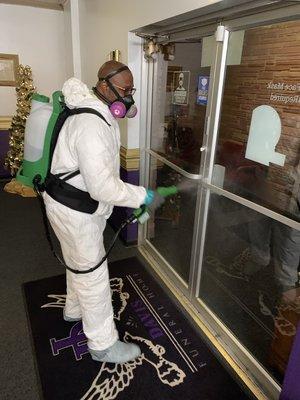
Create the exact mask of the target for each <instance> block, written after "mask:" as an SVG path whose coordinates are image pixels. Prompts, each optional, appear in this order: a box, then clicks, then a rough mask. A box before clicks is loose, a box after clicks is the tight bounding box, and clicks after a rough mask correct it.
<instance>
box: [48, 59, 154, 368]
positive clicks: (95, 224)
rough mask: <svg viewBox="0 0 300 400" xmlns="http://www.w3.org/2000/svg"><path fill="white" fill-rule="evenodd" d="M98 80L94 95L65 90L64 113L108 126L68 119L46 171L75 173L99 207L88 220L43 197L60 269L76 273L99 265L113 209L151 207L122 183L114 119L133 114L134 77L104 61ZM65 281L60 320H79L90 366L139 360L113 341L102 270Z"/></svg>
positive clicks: (73, 85) (74, 82) (131, 347)
mask: <svg viewBox="0 0 300 400" xmlns="http://www.w3.org/2000/svg"><path fill="white" fill-rule="evenodd" d="M98 78H99V81H98V83H97V86H96V87H95V88H94V89H93V90H94V92H91V91H90V90H89V89H88V88H87V86H86V85H85V84H83V83H82V82H81V81H79V80H78V79H75V78H71V79H69V80H68V81H67V82H65V84H64V86H63V89H62V91H63V94H64V97H65V102H66V105H67V106H68V107H69V108H82V107H88V108H91V109H94V110H96V111H97V112H100V113H101V114H102V116H103V117H104V118H105V120H106V122H105V121H104V120H102V119H101V118H99V117H97V115H93V114H85V113H84V114H79V115H74V116H71V117H69V118H68V119H67V120H66V122H65V123H64V125H63V127H62V129H61V131H60V134H59V137H58V141H57V144H56V147H55V151H54V155H53V159H52V164H51V165H52V166H51V173H52V174H63V173H65V174H69V173H70V172H72V171H75V170H79V171H80V173H79V174H77V175H76V176H74V177H72V178H71V179H70V180H69V181H68V183H69V184H71V185H72V186H74V187H75V188H78V189H81V190H83V191H86V192H88V193H89V194H90V196H91V198H92V199H94V200H96V201H98V202H99V204H98V207H97V209H96V211H95V212H94V213H93V214H88V213H85V212H80V211H76V210H74V209H71V208H69V207H66V206H64V205H62V204H61V203H59V202H57V201H55V200H54V199H53V198H52V197H51V196H49V194H47V193H45V194H44V201H45V205H46V210H47V216H48V218H49V220H50V223H51V225H52V227H53V229H54V231H55V234H56V235H57V237H58V239H59V241H60V244H61V248H62V253H63V257H64V260H65V263H66V265H67V266H68V267H70V268H73V269H76V270H81V271H84V270H87V269H89V268H91V267H93V266H95V265H97V263H99V261H100V260H101V259H102V257H103V256H104V254H105V249H104V245H103V231H104V228H105V225H106V220H107V219H108V218H109V216H110V215H111V212H112V209H113V206H123V207H131V208H138V207H140V206H141V205H142V204H150V203H151V202H152V201H153V198H154V197H155V194H154V192H152V191H151V190H148V191H146V189H145V188H143V187H141V186H135V185H131V184H129V183H125V182H123V181H122V180H121V179H120V176H119V168H120V164H119V151H120V132H119V127H118V123H117V120H116V118H115V117H118V116H119V114H120V116H121V117H124V116H129V117H130V116H133V115H135V114H136V111H135V110H134V107H135V106H134V107H132V106H133V105H134V101H133V98H132V95H133V93H134V91H135V89H134V88H133V78H132V74H131V72H130V70H129V69H128V68H127V67H126V66H125V65H124V64H121V63H118V62H115V61H109V62H107V63H105V64H104V65H103V66H102V67H101V68H100V70H99V72H98ZM121 103H122V104H123V105H124V107H125V108H124V107H123V106H122V104H121ZM122 107H123V108H122ZM116 110H117V111H116ZM130 112H131V115H129V114H130ZM122 113H123V114H122ZM109 125H110V126H109ZM66 273H67V298H66V305H65V308H64V319H65V320H66V321H76V320H80V319H82V323H83V331H84V333H85V335H86V337H87V339H88V348H89V351H90V353H91V356H92V358H93V359H94V360H96V361H105V362H112V363H122V362H126V361H129V360H132V359H134V358H136V357H138V356H139V355H140V349H139V347H138V346H137V345H135V344H132V343H123V342H121V341H120V340H119V339H118V332H117V330H116V327H115V323H114V315H113V308H112V300H111V292H110V285H109V276H108V268H107V262H106V261H105V262H104V263H103V264H102V265H101V266H100V267H99V268H97V269H96V270H95V271H93V272H90V273H87V274H75V273H72V272H70V271H68V270H67V271H66Z"/></svg>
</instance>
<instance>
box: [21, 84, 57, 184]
mask: <svg viewBox="0 0 300 400" xmlns="http://www.w3.org/2000/svg"><path fill="white" fill-rule="evenodd" d="M62 98H63V97H62V93H61V91H57V92H54V93H53V95H52V103H50V99H49V97H47V96H43V95H40V94H37V93H35V94H34V95H33V96H32V101H31V110H30V114H29V116H28V118H27V120H26V126H25V135H24V158H23V162H22V166H21V168H20V169H19V171H18V173H17V176H16V180H17V181H19V182H21V183H22V184H23V185H26V186H29V187H33V178H34V177H35V176H36V175H37V174H39V175H41V177H42V179H41V183H43V182H44V179H45V177H46V174H47V170H48V163H49V152H50V144H51V138H52V133H53V128H54V126H55V123H56V121H57V118H58V116H59V114H60V113H61V111H62V103H61V100H62Z"/></svg>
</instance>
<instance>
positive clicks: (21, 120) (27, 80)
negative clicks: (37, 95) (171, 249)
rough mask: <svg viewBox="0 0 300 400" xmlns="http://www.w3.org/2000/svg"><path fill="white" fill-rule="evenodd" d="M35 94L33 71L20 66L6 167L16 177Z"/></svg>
mask: <svg viewBox="0 0 300 400" xmlns="http://www.w3.org/2000/svg"><path fill="white" fill-rule="evenodd" d="M34 92H35V87H34V86H33V79H32V70H31V68H30V67H29V66H28V65H26V66H23V65H21V64H20V65H19V68H18V75H17V87H16V93H17V111H16V114H15V115H14V116H13V118H12V124H11V129H10V136H9V150H8V153H7V156H6V159H5V166H6V168H7V169H9V170H10V171H11V174H12V175H15V174H16V173H17V171H18V169H19V168H20V166H21V163H22V160H23V152H24V132H25V124H26V119H27V117H28V115H29V113H30V106H31V97H32V95H33V93H34Z"/></svg>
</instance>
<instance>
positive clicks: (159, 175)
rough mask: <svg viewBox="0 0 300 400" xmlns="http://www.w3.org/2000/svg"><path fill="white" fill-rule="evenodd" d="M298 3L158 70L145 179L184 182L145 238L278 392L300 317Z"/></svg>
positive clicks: (186, 46)
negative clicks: (291, 10) (294, 8)
mask: <svg viewBox="0 0 300 400" xmlns="http://www.w3.org/2000/svg"><path fill="white" fill-rule="evenodd" d="M298 11H299V12H298V13H296V14H291V15H289V11H288V10H287V9H286V8H284V9H282V13H281V11H280V10H278V11H276V12H275V14H276V13H277V14H276V15H275V14H274V15H273V16H272V13H269V12H266V13H265V14H260V15H259V16H248V17H247V18H243V17H241V19H240V20H231V21H230V20H228V24H227V28H225V27H224V26H219V27H218V28H217V31H216V33H215V35H207V36H206V37H202V38H199V39H198V40H197V41H194V43H189V42H188V41H185V42H183V43H175V59H174V60H172V61H170V60H169V61H167V60H166V59H165V56H164V55H163V54H160V55H159V57H158V59H157V60H156V61H155V64H154V72H153V74H152V75H151V74H150V76H151V82H152V87H151V98H152V103H151V112H150V113H149V115H151V120H148V134H147V135H148V145H147V146H146V151H145V153H146V158H145V164H146V169H145V170H146V174H145V177H146V182H145V183H146V184H149V186H150V187H152V188H154V189H155V188H156V187H157V186H168V185H170V184H175V185H178V186H179V187H180V188H181V189H182V190H181V191H180V193H179V194H178V195H177V196H176V197H173V198H170V199H169V200H167V201H166V203H165V205H164V207H163V208H161V209H158V210H157V211H156V212H155V215H153V217H152V219H151V220H150V221H149V223H148V224H147V227H146V229H145V231H144V241H143V244H144V245H145V246H146V247H147V250H149V252H150V253H152V254H155V257H156V258H157V259H158V260H159V261H158V262H159V265H160V270H162V271H163V272H164V273H165V274H166V276H167V277H168V278H169V279H170V280H171V281H172V282H173V283H174V285H175V286H177V287H179V288H180V289H181V291H182V292H183V294H185V296H186V297H187V298H188V299H189V300H190V302H191V303H192V304H193V306H195V307H196V308H197V310H198V311H199V312H200V314H201V316H202V319H203V321H204V322H205V324H206V325H207V326H209V328H210V330H211V332H212V334H213V335H214V336H215V337H217V338H218V341H219V342H221V343H222V346H223V347H224V348H225V349H226V351H227V353H229V354H230V355H231V357H232V358H233V359H234V360H235V361H236V362H237V363H238V364H239V365H240V366H241V368H242V369H244V371H246V373H247V374H248V373H249V371H250V372H251V373H250V375H251V379H252V381H255V382H256V383H257V384H258V385H259V386H260V387H261V388H262V389H263V391H264V393H266V394H267V398H268V399H277V398H278V395H279V392H280V386H281V384H282V381H283V377H284V375H285V370H286V366H287V362H288V359H289V355H290V352H291V347H292V344H293V340H294V338H295V335H296V332H297V325H298V322H299V315H300V289H299V269H300V265H299V264H300V209H299V207H300V133H299V132H300V112H299V111H300V109H299V107H300V83H299V82H300V56H299V54H300V22H299V21H298V20H297V21H295V20H292V19H293V18H294V19H295V18H296V17H295V15H300V10H299V9H298ZM283 15H285V18H286V20H285V21H284V22H278V20H280V18H283ZM272 18H273V20H274V21H276V23H275V22H274V23H272V22H265V21H272ZM239 21H241V23H239ZM224 25H225V22H224ZM243 26H247V28H245V29H242V28H243ZM298 330H299V328H298ZM298 334H300V332H299V333H298Z"/></svg>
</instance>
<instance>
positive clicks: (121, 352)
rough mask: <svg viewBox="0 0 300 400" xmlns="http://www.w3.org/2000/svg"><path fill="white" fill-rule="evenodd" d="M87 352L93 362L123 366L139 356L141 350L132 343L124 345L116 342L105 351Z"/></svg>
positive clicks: (91, 350)
mask: <svg viewBox="0 0 300 400" xmlns="http://www.w3.org/2000/svg"><path fill="white" fill-rule="evenodd" d="M89 352H90V354H91V356H92V359H93V360H94V361H100V362H107V363H114V364H123V363H126V362H128V361H132V360H134V359H135V358H137V357H139V356H140V355H141V349H140V348H139V346H137V345H136V344H134V343H124V342H121V341H120V340H117V341H116V342H115V343H114V344H113V345H112V346H111V347H108V348H107V349H105V350H93V349H90V348H89Z"/></svg>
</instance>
